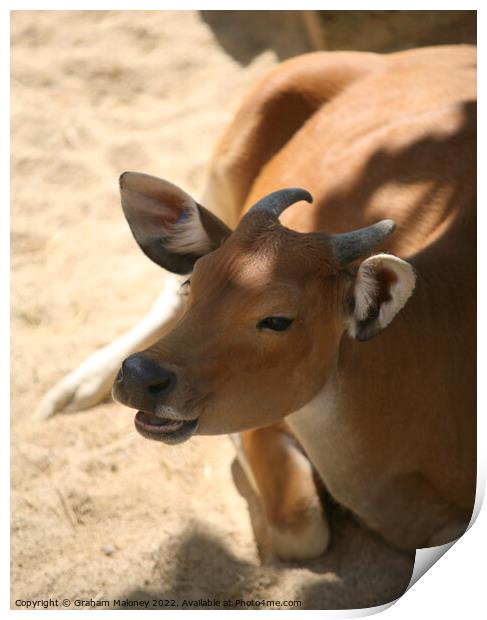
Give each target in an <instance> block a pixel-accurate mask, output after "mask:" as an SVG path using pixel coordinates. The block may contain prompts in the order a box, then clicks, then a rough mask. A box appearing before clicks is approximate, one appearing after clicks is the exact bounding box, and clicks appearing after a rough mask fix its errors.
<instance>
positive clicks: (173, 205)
mask: <svg viewBox="0 0 487 620" xmlns="http://www.w3.org/2000/svg"><path fill="white" fill-rule="evenodd" d="M120 194H121V198H122V208H123V212H124V214H125V217H126V218H127V221H128V223H129V226H130V230H131V231H132V234H133V236H134V237H135V240H136V241H137V243H138V244H139V246H140V247H141V248H142V250H143V252H144V253H145V254H146V255H147V256H148V257H149V258H150V259H151V260H153V261H154V262H155V263H157V264H158V265H160V266H161V267H164V268H165V269H167V270H168V271H172V272H174V273H179V274H187V273H189V272H190V271H191V270H192V269H193V265H194V263H195V261H196V260H197V259H198V258H200V257H201V256H203V255H204V254H208V252H211V251H213V250H215V249H216V248H217V247H218V246H220V245H221V244H222V243H223V241H224V240H225V239H226V237H227V236H228V235H229V234H230V233H231V231H230V229H229V228H228V227H227V226H226V225H225V224H224V223H223V222H222V221H221V220H219V219H218V218H217V217H216V216H214V215H213V214H212V213H210V212H209V211H208V210H207V209H205V208H204V207H202V206H201V205H199V204H197V203H196V202H195V201H194V200H193V199H192V198H191V196H189V195H188V194H186V192H184V191H183V190H182V189H180V188H179V187H177V186H176V185H173V184H172V183H169V181H165V180H163V179H159V178H157V177H153V176H150V175H148V174H141V173H140V172H124V173H123V174H122V176H121V177H120Z"/></svg>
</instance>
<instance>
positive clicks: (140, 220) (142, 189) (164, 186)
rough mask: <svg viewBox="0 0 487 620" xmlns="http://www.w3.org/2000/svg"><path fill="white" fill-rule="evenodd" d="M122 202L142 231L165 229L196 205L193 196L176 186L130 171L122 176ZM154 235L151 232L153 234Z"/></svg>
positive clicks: (136, 225) (161, 230) (149, 231)
mask: <svg viewBox="0 0 487 620" xmlns="http://www.w3.org/2000/svg"><path fill="white" fill-rule="evenodd" d="M120 187H121V192H122V204H123V207H124V210H125V211H126V213H127V214H130V218H129V219H130V221H131V225H135V227H136V228H138V229H139V232H141V233H143V234H144V233H145V234H149V235H150V234H151V233H152V234H153V233H154V229H157V228H158V229H159V231H160V232H164V229H165V228H166V227H167V228H171V227H172V226H174V225H175V224H176V223H177V221H178V220H179V219H180V218H181V217H182V216H183V218H182V219H185V218H184V214H185V213H186V214H188V215H189V213H190V212H191V211H192V210H193V209H195V208H196V205H195V203H194V202H193V200H192V198H191V197H190V196H189V195H188V194H186V193H185V192H184V191H182V190H181V189H180V188H179V187H177V186H176V185H173V184H172V183H169V182H168V181H164V180H163V179H158V178H156V177H152V176H150V175H146V174H141V173H134V172H127V173H125V174H123V175H122V177H121V179H120ZM151 236H152V235H151Z"/></svg>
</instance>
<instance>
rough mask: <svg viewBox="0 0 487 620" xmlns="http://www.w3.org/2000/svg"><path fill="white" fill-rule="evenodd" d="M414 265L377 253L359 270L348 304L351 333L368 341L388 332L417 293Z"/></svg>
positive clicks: (365, 261)
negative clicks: (394, 319) (415, 290)
mask: <svg viewBox="0 0 487 620" xmlns="http://www.w3.org/2000/svg"><path fill="white" fill-rule="evenodd" d="M415 284H416V274H415V273H414V269H413V268H412V266H411V265H410V264H409V263H407V262H406V261H404V260H401V259H400V258H397V256H392V255H390V254H377V255H376V256H371V257H370V258H367V259H366V260H364V261H363V262H362V263H361V265H360V267H359V268H358V271H357V275H356V277H355V284H354V288H353V297H352V299H351V303H350V304H349V306H350V307H349V308H348V312H349V316H348V333H349V334H350V336H352V337H353V338H356V339H357V340H369V338H373V337H374V336H376V335H377V334H380V332H381V331H382V330H383V329H385V328H386V327H387V326H388V325H389V323H390V322H391V321H392V319H393V318H394V317H395V316H396V314H397V313H398V312H399V311H400V310H401V309H402V308H403V307H404V305H405V304H406V302H407V300H408V299H409V297H410V296H411V295H412V293H413V291H414V287H415Z"/></svg>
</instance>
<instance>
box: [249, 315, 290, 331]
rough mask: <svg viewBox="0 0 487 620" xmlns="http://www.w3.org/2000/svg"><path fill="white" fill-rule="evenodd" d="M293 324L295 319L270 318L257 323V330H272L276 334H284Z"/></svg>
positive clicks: (283, 317)
mask: <svg viewBox="0 0 487 620" xmlns="http://www.w3.org/2000/svg"><path fill="white" fill-rule="evenodd" d="M292 322H293V319H288V318H286V317H285V316H268V317H267V318H265V319H262V321H259V322H258V323H257V329H272V330H273V331H275V332H283V331H284V330H286V329H287V328H288V327H289V326H290V325H291V323H292Z"/></svg>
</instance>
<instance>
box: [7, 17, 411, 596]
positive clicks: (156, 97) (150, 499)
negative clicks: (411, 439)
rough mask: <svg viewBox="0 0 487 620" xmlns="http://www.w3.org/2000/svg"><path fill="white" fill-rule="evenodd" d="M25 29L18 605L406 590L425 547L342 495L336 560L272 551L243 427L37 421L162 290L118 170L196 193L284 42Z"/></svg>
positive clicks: (98, 27)
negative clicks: (42, 405)
mask: <svg viewBox="0 0 487 620" xmlns="http://www.w3.org/2000/svg"><path fill="white" fill-rule="evenodd" d="M12 43H13V50H12V105H13V109H12V113H13V120H12V139H13V141H12V146H13V155H12V172H13V184H12V190H13V205H12V216H13V219H12V248H13V257H12V267H13V290H12V303H13V306H12V321H13V323H12V325H13V327H12V336H13V359H12V395H13V415H12V601H15V600H16V599H47V598H58V599H59V600H62V599H64V598H69V599H71V600H72V601H74V600H75V599H96V600H108V601H111V600H113V599H120V598H127V597H128V598H129V599H130V600H151V599H152V598H157V599H175V600H176V602H177V603H179V604H181V603H182V601H183V600H184V599H185V598H186V599H188V598H189V599H198V598H200V597H204V598H206V597H210V598H213V597H215V598H217V599H220V600H223V599H232V600H235V599H238V598H243V599H246V600H248V601H250V600H256V599H262V598H266V599H271V600H279V601H284V600H300V601H302V606H303V608H347V607H362V606H371V605H377V604H380V603H383V602H386V601H390V600H392V599H393V598H396V597H397V596H399V595H400V594H401V593H402V592H403V591H404V589H405V587H406V585H407V583H408V582H409V578H410V575H411V571H412V562H413V558H412V557H410V556H408V555H405V554H402V553H399V552H397V551H395V550H393V549H390V548H389V547H387V546H386V545H385V544H384V543H383V542H381V541H380V540H378V539H377V538H376V537H374V536H372V535H371V534H369V533H367V532H365V531H364V530H363V529H362V528H361V527H360V526H359V525H358V524H357V523H356V522H355V521H354V520H353V519H352V518H351V517H350V516H348V515H347V514H345V513H344V512H342V511H341V510H340V509H338V508H334V509H333V510H332V511H331V518H332V535H333V544H332V547H331V549H330V551H329V553H328V554H327V555H326V556H325V557H324V558H322V559H320V560H317V561H315V562H312V563H309V564H307V565H304V566H298V565H289V564H273V565H262V564H261V562H260V560H259V556H258V553H257V549H256V544H255V542H254V536H253V534H252V529H251V526H250V520H249V511H248V506H247V502H246V501H245V499H244V498H243V497H242V496H241V495H240V494H239V492H238V491H237V489H236V487H235V485H234V483H233V480H232V475H231V463H232V461H233V458H234V451H233V447H232V445H231V443H230V441H229V440H228V438H226V437H215V438H206V437H205V438H194V439H192V440H191V441H190V442H189V443H188V444H184V445H183V446H179V447H166V446H163V445H159V444H157V443H153V442H149V441H146V440H144V439H143V438H141V437H140V436H139V435H138V434H136V432H135V431H134V429H133V421H132V417H133V416H132V414H131V413H130V411H129V410H127V409H124V408H122V407H121V406H119V405H116V404H113V403H105V404H102V405H100V406H98V407H96V408H94V409H92V410H90V411H85V412H81V413H76V414H69V415H59V416H55V417H54V418H52V419H50V420H48V421H47V422H45V423H43V424H40V425H35V424H32V423H31V421H30V417H29V416H30V415H31V412H32V410H33V408H34V407H35V406H36V404H37V403H38V401H39V399H40V397H41V396H42V395H43V393H45V391H46V390H47V389H48V388H49V387H50V386H51V385H53V384H54V383H55V382H56V381H57V380H59V379H60V378H61V377H62V376H63V375H64V374H66V373H67V372H68V371H70V370H71V369H72V368H74V367H75V366H76V365H77V364H78V363H80V362H81V361H82V360H83V359H84V358H85V357H86V356H87V355H88V354H90V353H91V352H93V351H94V350H95V349H96V348H98V347H100V346H102V345H104V344H107V343H108V342H110V341H111V340H112V339H114V338H115V337H116V336H117V335H119V334H121V333H123V331H124V330H126V329H128V328H129V327H131V326H132V325H133V324H134V322H135V321H136V320H137V319H138V318H139V317H141V316H142V315H143V314H144V312H145V311H146V310H147V309H148V307H149V306H150V304H151V303H152V301H153V300H154V299H155V298H156V296H157V293H158V291H159V289H160V286H161V277H162V276H161V272H160V271H159V269H158V268H157V267H156V266H155V265H153V264H152V263H151V262H150V261H149V260H147V259H146V258H145V257H144V256H143V255H142V253H141V252H140V250H138V249H137V247H136V245H135V243H134V241H133V240H132V238H131V235H130V232H129V230H128V227H127V225H126V223H125V221H124V219H123V216H122V212H121V209H120V206H119V199H118V188H117V178H118V176H119V174H120V173H121V172H122V171H123V170H126V169H135V170H141V171H145V172H148V173H152V174H158V175H160V176H164V177H166V178H169V179H171V180H172V181H174V182H175V183H178V184H181V185H182V186H183V187H185V188H186V189H188V190H189V191H191V192H194V193H195V194H196V195H198V193H199V192H200V191H201V190H202V186H203V181H204V173H205V163H206V161H207V158H208V154H209V152H210V150H211V146H212V144H213V143H214V141H215V138H216V136H217V135H218V134H219V132H220V131H221V130H222V128H223V126H224V124H225V122H226V121H227V120H228V119H229V117H230V115H231V112H232V110H233V109H234V108H235V106H236V105H237V102H238V99H239V97H240V96H241V94H242V93H243V92H244V91H245V89H246V88H247V87H248V86H249V85H250V84H251V83H252V82H253V81H254V80H255V79H256V77H257V76H259V75H260V74H261V73H262V72H263V71H264V70H265V69H266V68H267V67H269V66H271V65H273V64H274V63H275V62H276V61H277V57H276V53H275V52H273V51H272V50H263V51H262V50H259V53H258V54H257V55H256V56H254V57H251V55H249V54H248V50H246V59H245V62H243V63H240V62H239V61H238V59H236V58H234V57H232V56H231V55H229V54H228V52H227V51H225V49H224V48H222V47H221V45H220V44H219V41H218V37H216V35H215V33H214V32H213V31H212V29H211V28H210V26H209V25H208V20H206V21H205V20H204V19H203V18H202V17H201V16H200V15H198V14H197V13H196V12H191V11H188V12H158V13H146V12H125V13H113V12H104V11H100V12H95V13H93V12H91V13H78V12H66V13H62V12H61V13H60V12H42V13H30V12H17V13H14V14H13V20H12ZM72 606H73V608H74V603H73V605H72Z"/></svg>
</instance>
